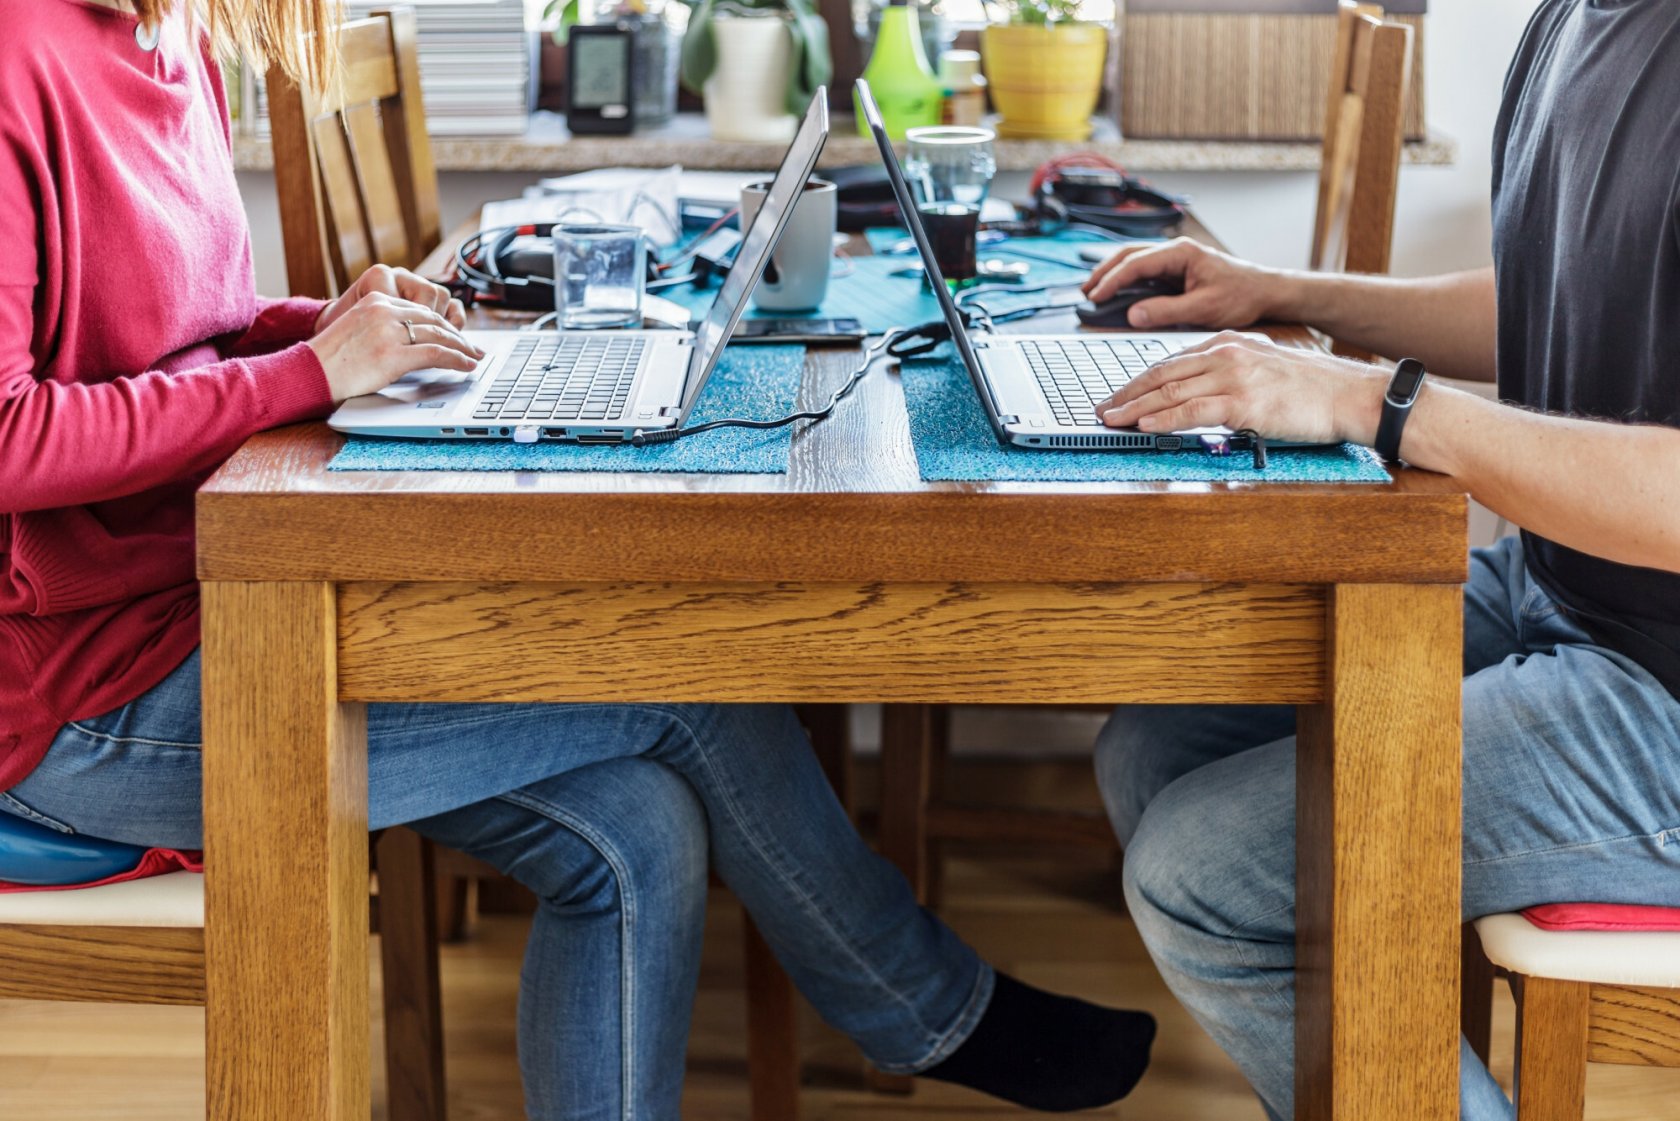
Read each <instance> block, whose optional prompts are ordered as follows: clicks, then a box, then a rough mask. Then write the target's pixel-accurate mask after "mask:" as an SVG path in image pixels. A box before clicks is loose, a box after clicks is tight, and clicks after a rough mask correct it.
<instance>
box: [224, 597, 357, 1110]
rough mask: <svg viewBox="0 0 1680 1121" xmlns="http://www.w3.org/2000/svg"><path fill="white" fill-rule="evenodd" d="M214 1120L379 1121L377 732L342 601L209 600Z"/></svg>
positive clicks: (293, 599)
mask: <svg viewBox="0 0 1680 1121" xmlns="http://www.w3.org/2000/svg"><path fill="white" fill-rule="evenodd" d="M203 615H204V623H203V627H204V836H205V851H206V855H207V869H206V872H207V875H206V879H205V959H206V961H205V968H206V976H207V983H208V1005H207V1010H206V1024H205V1028H206V1040H205V1052H206V1079H207V1087H206V1090H207V1093H206V1107H207V1113H208V1116H209V1118H210V1119H211V1121H305V1119H307V1121H366V1118H367V1116H368V1113H369V1110H370V1108H371V1104H370V1097H369V1073H368V902H367V895H368V863H367V860H368V838H367V727H366V719H365V710H364V708H363V706H361V705H347V704H341V703H340V702H339V700H338V674H337V655H336V648H337V632H336V619H335V597H334V593H333V587H332V585H330V584H326V583H231V582H207V583H205V584H204V585H203Z"/></svg>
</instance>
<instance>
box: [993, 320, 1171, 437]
mask: <svg viewBox="0 0 1680 1121" xmlns="http://www.w3.org/2000/svg"><path fill="white" fill-rule="evenodd" d="M1018 345H1019V346H1020V349H1021V354H1022V356H1023V357H1024V358H1025V359H1026V360H1027V367H1028V368H1029V369H1030V370H1032V372H1033V376H1034V377H1035V378H1037V379H1038V386H1039V388H1040V389H1042V390H1043V391H1044V397H1045V399H1046V400H1047V401H1048V402H1049V403H1050V412H1051V413H1052V414H1053V415H1054V416H1055V418H1056V420H1057V421H1058V422H1060V423H1062V424H1073V425H1078V426H1080V427H1082V428H1096V427H1099V426H1100V425H1101V424H1102V422H1101V421H1100V420H1098V419H1097V405H1098V404H1100V403H1101V402H1103V401H1106V400H1108V399H1109V398H1110V397H1112V396H1113V395H1114V394H1115V393H1117V392H1118V391H1119V390H1120V387H1121V386H1123V385H1125V384H1126V383H1127V382H1129V381H1131V380H1132V379H1133V378H1135V377H1137V375H1139V374H1141V373H1143V371H1144V370H1146V369H1148V368H1149V365H1150V364H1151V363H1153V362H1159V361H1160V360H1161V359H1163V358H1165V357H1167V356H1168V354H1170V353H1171V351H1169V350H1168V349H1167V347H1166V346H1165V345H1164V344H1162V343H1161V342H1159V341H1157V340H1155V339H1127V338H1115V339H1032V340H1024V341H1022V342H1021V343H1020V344H1018Z"/></svg>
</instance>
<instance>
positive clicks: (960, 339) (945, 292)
mask: <svg viewBox="0 0 1680 1121" xmlns="http://www.w3.org/2000/svg"><path fill="white" fill-rule="evenodd" d="M857 93H858V101H859V102H860V103H861V104H862V105H863V119H864V120H865V121H866V122H867V123H868V124H869V131H870V133H871V134H873V135H874V137H875V146H876V147H877V148H879V149H880V150H881V162H882V163H883V164H885V165H886V168H887V179H888V180H889V181H890V182H891V183H892V191H893V198H894V199H896V200H897V202H898V210H899V213H900V214H901V215H903V217H904V225H905V227H906V228H908V229H909V231H910V237H911V239H912V240H914V241H915V243H916V252H918V253H920V254H921V257H922V266H923V267H924V268H926V269H927V275H928V281H929V283H931V284H932V285H933V294H934V296H935V297H936V298H937V299H938V300H939V310H940V313H941V314H943V315H944V316H945V324H946V326H948V327H950V328H951V340H952V342H953V343H955V345H956V348H957V354H958V355H959V356H961V358H962V362H963V365H964V366H965V367H967V368H968V376H969V377H970V378H971V379H973V381H974V388H975V390H976V391H978V392H979V394H980V400H981V401H983V402H985V404H986V411H987V412H988V413H990V414H992V416H993V417H994V423H995V417H996V416H997V409H996V407H995V405H994V403H993V401H992V395H991V393H990V392H989V391H988V389H987V387H986V379H985V378H984V377H983V376H982V375H981V373H980V359H979V358H978V357H977V356H976V355H975V353H974V345H973V344H972V343H971V342H969V341H968V328H967V322H966V321H965V320H964V319H963V313H962V311H961V309H959V308H958V307H957V301H956V299H955V298H953V297H952V295H951V289H950V288H949V287H947V286H946V284H945V275H944V274H943V273H941V272H940V271H939V261H938V259H937V258H935V257H934V255H933V243H932V242H930V241H928V235H927V230H926V229H925V228H924V227H923V226H922V216H921V212H920V211H918V210H917V209H916V200H915V198H914V197H913V196H912V195H911V194H910V185H909V184H908V183H906V182H905V181H904V171H903V169H902V168H900V167H899V165H898V153H896V152H894V151H893V146H892V141H891V140H890V139H888V138H887V126H886V125H885V124H883V123H882V121H881V109H880V106H878V105H876V104H875V95H874V94H873V93H872V92H870V89H869V83H868V82H866V81H864V80H863V79H862V78H859V79H858V83H857Z"/></svg>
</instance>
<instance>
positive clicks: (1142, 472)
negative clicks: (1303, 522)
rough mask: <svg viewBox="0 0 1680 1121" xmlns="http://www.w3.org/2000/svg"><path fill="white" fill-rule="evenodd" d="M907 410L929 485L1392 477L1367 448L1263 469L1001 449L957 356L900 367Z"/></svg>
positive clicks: (1306, 455) (1206, 459)
mask: <svg viewBox="0 0 1680 1121" xmlns="http://www.w3.org/2000/svg"><path fill="white" fill-rule="evenodd" d="M899 373H900V376H901V377H902V378H903V380H904V400H905V405H906V407H907V408H908V410H909V413H910V439H911V441H912V442H913V443H914V444H915V447H916V463H917V465H918V466H919V467H920V469H921V476H922V478H923V479H926V480H928V481H929V482H1003V481H1006V480H1019V481H1024V482H1046V483H1048V482H1108V483H1153V482H1195V483H1206V482H1233V481H1234V482H1243V483H1386V482H1388V472H1387V470H1385V469H1384V468H1383V465H1382V462H1381V461H1380V460H1379V459H1378V458H1377V456H1376V454H1375V453H1374V452H1372V451H1371V450H1370V449H1368V448H1360V447H1355V446H1354V445H1352V444H1345V445H1343V446H1342V447H1339V448H1284V449H1279V450H1277V451H1274V452H1272V453H1271V455H1270V456H1269V457H1268V461H1267V466H1266V468H1265V470H1263V471H1256V470H1255V469H1254V459H1253V457H1252V456H1249V455H1244V454H1237V455H1231V456H1224V457H1221V456H1212V455H1208V454H1207V453H1206V452H1202V451H1193V452H1076V451H1036V450H1030V449H1026V448H1011V447H1005V446H1004V445H1002V444H999V443H998V441H997V436H996V435H994V434H993V432H992V426H991V424H990V423H989V422H988V421H987V420H986V413H985V410H984V409H982V408H981V406H980V401H979V399H978V398H976V397H975V395H974V384H973V383H972V382H971V381H969V378H968V374H967V373H966V372H965V371H964V370H963V368H962V366H961V365H959V364H958V363H957V362H956V361H955V360H953V359H945V360H936V361H923V362H905V363H903V364H902V365H901V366H900V367H899Z"/></svg>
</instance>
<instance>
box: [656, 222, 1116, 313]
mask: <svg viewBox="0 0 1680 1121" xmlns="http://www.w3.org/2000/svg"><path fill="white" fill-rule="evenodd" d="M865 236H866V237H867V238H868V239H869V243H870V245H871V246H872V247H873V248H874V249H875V255H873V256H869V255H864V256H855V257H845V258H836V259H835V261H834V263H833V265H832V270H833V271H832V272H831V273H830V274H829V281H828V296H827V298H826V299H824V300H823V302H822V306H821V307H819V308H817V309H816V310H814V311H808V312H803V311H802V312H779V311H759V310H757V309H756V308H749V309H748V310H747V318H749V319H786V318H789V317H790V316H793V317H804V316H810V317H813V318H822V319H856V320H857V321H858V322H859V323H860V324H862V325H863V329H864V330H865V331H868V332H869V333H870V334H872V335H878V334H880V333H882V332H883V331H886V330H889V329H891V328H893V327H908V326H914V325H916V324H918V323H927V322H929V321H931V320H935V319H938V318H939V301H937V300H935V299H934V298H933V293H932V292H931V291H929V290H928V289H927V287H926V286H925V285H924V284H923V283H922V275H921V272H920V271H919V269H917V267H916V266H917V260H918V259H917V257H916V255H915V253H908V254H906V253H889V252H887V251H888V250H890V249H892V248H893V247H894V246H896V245H897V244H898V243H899V242H902V241H904V239H905V238H906V237H908V236H909V235H908V234H906V233H905V232H904V231H903V230H881V229H876V230H869V231H867V233H866V235H865ZM1097 244H1106V243H1105V242H1103V241H1102V240H1101V239H1099V238H1093V237H1092V236H1090V235H1087V234H1080V233H1078V232H1077V231H1074V232H1071V233H1064V234H1058V235H1057V236H1056V237H1030V238H1008V239H1006V240H1004V241H1000V242H993V243H990V244H987V245H986V246H984V247H983V248H982V250H981V256H982V257H997V258H1001V259H1014V260H1024V261H1026V263H1027V264H1029V265H1031V266H1032V272H1031V274H1030V275H1029V276H1028V278H1027V284H1028V285H1029V286H1036V285H1040V284H1077V283H1078V282H1080V281H1082V280H1084V279H1085V277H1086V276H1087V275H1088V274H1089V273H1090V271H1091V267H1090V266H1089V265H1086V264H1083V263H1081V262H1080V260H1079V250H1080V249H1082V248H1084V247H1087V246H1090V245H1097ZM1058 261H1061V262H1064V263H1060V264H1058V263H1057V262H1058ZM901 274H902V275H901ZM717 293H718V290H717V289H716V288H715V287H714V288H694V287H691V286H688V285H682V286H679V287H676V288H667V289H663V290H661V291H660V293H659V294H660V295H661V296H664V297H665V298H666V299H668V300H672V301H674V302H676V303H679V304H681V305H682V306H683V307H686V308H687V309H688V310H689V312H690V313H691V315H692V316H693V317H694V318H699V317H700V316H702V315H704V314H705V313H706V311H707V309H709V308H710V307H711V306H712V301H714V300H716V299H717ZM1043 299H1044V297H1043V296H1042V295H1040V294H1031V295H1027V296H1023V297H1021V301H1022V302H1030V303H1042V302H1043ZM987 304H988V306H989V307H990V308H991V309H992V311H994V312H1002V311H1007V310H1008V309H1009V307H1011V306H1013V302H1012V299H1011V298H1010V297H1008V296H993V297H992V298H991V299H989V300H988V301H987Z"/></svg>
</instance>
